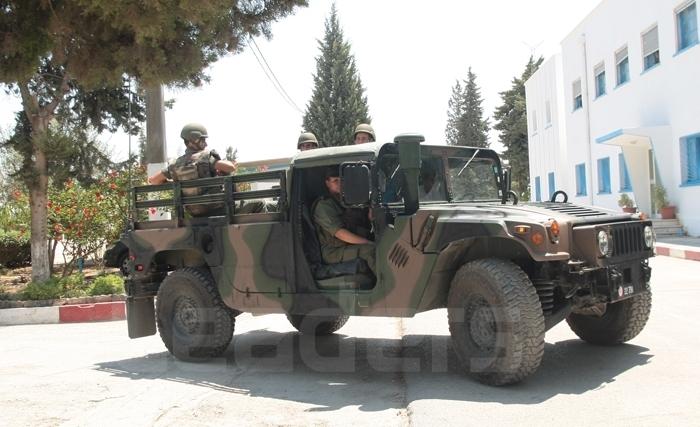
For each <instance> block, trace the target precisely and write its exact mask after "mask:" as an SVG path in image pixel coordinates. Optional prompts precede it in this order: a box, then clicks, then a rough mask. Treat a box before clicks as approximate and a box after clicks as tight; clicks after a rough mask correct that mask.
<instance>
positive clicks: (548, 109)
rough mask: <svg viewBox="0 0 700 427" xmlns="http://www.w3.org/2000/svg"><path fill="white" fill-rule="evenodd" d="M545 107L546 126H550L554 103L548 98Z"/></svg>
mask: <svg viewBox="0 0 700 427" xmlns="http://www.w3.org/2000/svg"><path fill="white" fill-rule="evenodd" d="M544 107H545V126H550V125H551V124H552V105H551V103H550V102H549V100H547V102H545V104H544Z"/></svg>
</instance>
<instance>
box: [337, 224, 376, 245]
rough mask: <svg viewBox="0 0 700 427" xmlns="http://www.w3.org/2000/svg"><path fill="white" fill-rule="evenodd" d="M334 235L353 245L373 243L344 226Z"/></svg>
mask: <svg viewBox="0 0 700 427" xmlns="http://www.w3.org/2000/svg"><path fill="white" fill-rule="evenodd" d="M334 236H335V238H336V239H338V240H342V241H343V242H345V243H350V244H351V245H364V244H366V243H372V242H371V241H369V240H367V239H365V238H364V237H361V236H358V235H357V234H355V233H353V232H351V231H350V230H346V229H344V228H341V229H339V230H338V231H336V232H335V234H334Z"/></svg>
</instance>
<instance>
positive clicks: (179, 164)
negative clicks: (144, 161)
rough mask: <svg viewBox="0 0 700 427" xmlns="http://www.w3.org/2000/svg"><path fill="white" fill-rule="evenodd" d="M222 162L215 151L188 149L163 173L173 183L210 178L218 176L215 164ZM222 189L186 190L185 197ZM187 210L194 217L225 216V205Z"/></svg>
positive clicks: (207, 205)
mask: <svg viewBox="0 0 700 427" xmlns="http://www.w3.org/2000/svg"><path fill="white" fill-rule="evenodd" d="M219 160H221V156H219V154H218V153H217V152H216V151H214V150H194V149H192V148H189V147H188V148H187V150H185V154H183V155H182V156H180V157H178V158H177V159H175V160H173V161H171V162H170V163H169V164H168V166H166V167H165V168H163V170H162V171H161V172H162V173H163V175H164V176H165V177H166V178H167V179H171V180H173V181H187V180H190V179H198V178H210V177H213V176H216V169H215V168H214V164H215V163H216V162H217V161H219ZM220 191H221V189H220V188H214V187H208V188H184V189H183V190H182V194H183V195H185V196H198V195H201V194H207V193H210V192H211V193H219V192H220ZM185 210H186V211H187V212H188V213H189V214H190V215H192V216H211V215H224V214H225V209H224V204H223V203H208V204H199V205H187V206H185Z"/></svg>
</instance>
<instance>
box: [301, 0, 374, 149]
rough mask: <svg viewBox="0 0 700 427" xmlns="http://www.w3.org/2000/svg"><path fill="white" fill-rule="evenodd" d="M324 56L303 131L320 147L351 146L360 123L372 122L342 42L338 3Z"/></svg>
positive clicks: (325, 40)
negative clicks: (312, 136) (314, 137)
mask: <svg viewBox="0 0 700 427" xmlns="http://www.w3.org/2000/svg"><path fill="white" fill-rule="evenodd" d="M325 28H326V30H325V31H326V32H325V35H324V37H323V40H318V45H319V50H320V51H321V54H320V55H319V56H318V57H316V74H314V90H313V94H312V95H311V100H310V101H309V104H308V105H307V107H306V113H305V114H304V120H303V128H304V129H306V130H307V131H309V132H313V133H314V134H315V135H316V138H317V139H318V142H319V144H320V146H321V147H329V146H336V145H347V144H351V143H352V134H353V131H354V129H355V126H357V125H358V124H360V123H369V122H370V116H369V108H368V106H367V97H366V96H365V95H364V91H365V89H364V88H363V87H362V82H361V81H360V76H359V74H358V72H357V68H356V66H355V58H354V57H353V55H352V54H351V53H350V43H348V42H346V41H345V40H344V39H343V30H342V29H341V28H340V22H339V21H338V12H337V10H336V7H335V3H334V4H333V6H332V7H331V14H330V16H329V17H328V18H327V19H326V24H325Z"/></svg>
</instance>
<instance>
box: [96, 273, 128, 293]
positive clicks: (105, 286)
mask: <svg viewBox="0 0 700 427" xmlns="http://www.w3.org/2000/svg"><path fill="white" fill-rule="evenodd" d="M88 293H89V294H90V295H92V296H95V295H113V294H123V293H124V279H122V278H121V277H120V276H117V275H116V274H108V275H106V276H99V277H97V278H96V279H95V280H93V281H92V285H91V286H90V289H89V290H88Z"/></svg>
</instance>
